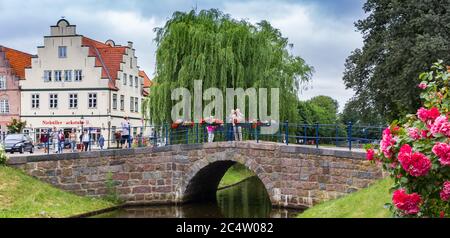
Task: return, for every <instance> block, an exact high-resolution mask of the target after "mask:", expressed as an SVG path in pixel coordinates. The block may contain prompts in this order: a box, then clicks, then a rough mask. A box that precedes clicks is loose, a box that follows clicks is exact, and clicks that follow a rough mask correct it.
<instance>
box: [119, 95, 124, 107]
mask: <svg viewBox="0 0 450 238" xmlns="http://www.w3.org/2000/svg"><path fill="white" fill-rule="evenodd" d="M120 110H121V111H124V110H125V96H124V95H120Z"/></svg>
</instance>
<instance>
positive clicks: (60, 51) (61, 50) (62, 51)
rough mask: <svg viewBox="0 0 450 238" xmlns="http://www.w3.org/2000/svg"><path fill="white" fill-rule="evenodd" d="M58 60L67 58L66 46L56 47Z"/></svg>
mask: <svg viewBox="0 0 450 238" xmlns="http://www.w3.org/2000/svg"><path fill="white" fill-rule="evenodd" d="M58 56H59V58H67V46H60V47H58Z"/></svg>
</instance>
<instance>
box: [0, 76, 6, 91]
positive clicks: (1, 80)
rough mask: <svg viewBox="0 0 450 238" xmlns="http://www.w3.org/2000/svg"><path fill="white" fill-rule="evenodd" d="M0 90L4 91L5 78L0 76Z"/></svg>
mask: <svg viewBox="0 0 450 238" xmlns="http://www.w3.org/2000/svg"><path fill="white" fill-rule="evenodd" d="M0 89H6V77H5V76H3V75H0Z"/></svg>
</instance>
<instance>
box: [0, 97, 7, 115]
mask: <svg viewBox="0 0 450 238" xmlns="http://www.w3.org/2000/svg"><path fill="white" fill-rule="evenodd" d="M0 113H1V114H7V113H9V102H8V99H2V100H0Z"/></svg>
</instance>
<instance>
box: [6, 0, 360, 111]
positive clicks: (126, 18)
mask: <svg viewBox="0 0 450 238" xmlns="http://www.w3.org/2000/svg"><path fill="white" fill-rule="evenodd" d="M364 2H365V1H364V0H267V1H264V0H226V1H218V0H166V1H157V0H127V1H125V0H77V1H73V0H22V1H13V0H0V45H5V46H7V47H11V48H15V49H18V50H22V51H26V52H29V53H32V54H36V51H37V50H36V47H37V46H40V45H42V42H43V35H48V34H49V31H50V29H49V26H50V25H54V24H56V22H57V21H58V20H59V19H60V18H61V17H62V16H64V17H65V18H66V19H67V20H68V21H69V22H70V23H71V24H74V25H77V31H78V34H82V35H85V36H88V37H90V38H94V39H96V40H99V41H106V40H107V39H113V40H114V41H115V42H116V44H122V45H126V42H127V41H133V42H134V46H135V48H136V54H137V56H138V57H139V59H138V63H139V65H140V66H141V69H144V70H145V71H147V72H149V73H150V74H153V73H154V69H155V49H156V45H155V43H154V41H153V39H154V37H155V34H154V32H153V29H154V28H155V27H160V26H163V25H164V22H165V21H166V20H167V19H168V18H170V16H171V15H172V13H173V12H174V11H188V10H191V9H193V8H195V7H196V8H197V9H209V8H218V9H220V10H221V11H223V12H225V13H229V14H230V15H231V16H232V17H234V18H237V19H247V20H249V21H251V22H253V23H256V22H259V21H261V20H268V21H269V22H271V23H272V25H274V26H275V27H276V28H279V29H280V30H281V32H282V34H283V35H284V36H286V37H288V38H289V40H290V42H291V43H293V44H294V48H293V50H292V53H293V54H295V55H300V56H301V57H303V58H304V59H305V60H306V62H307V63H308V64H310V65H312V66H314V68H315V70H316V73H315V74H314V77H313V81H312V83H311V84H310V86H309V89H308V90H306V91H304V92H302V95H301V99H308V98H311V97H312V96H316V95H328V96H331V97H333V98H335V99H337V100H338V101H339V103H340V106H341V109H342V107H343V105H344V104H345V102H346V101H347V100H348V99H349V98H350V97H351V96H352V95H353V92H352V91H350V90H345V87H344V84H343V82H342V72H343V71H344V62H345V59H346V57H347V56H348V55H349V54H350V52H351V51H352V50H354V49H356V48H358V47H361V46H362V37H361V35H360V34H359V33H358V32H356V31H355V28H354V24H353V23H354V22H355V21H357V20H359V19H362V18H364V17H365V14H364V12H363V10H362V6H363V4H364Z"/></svg>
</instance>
